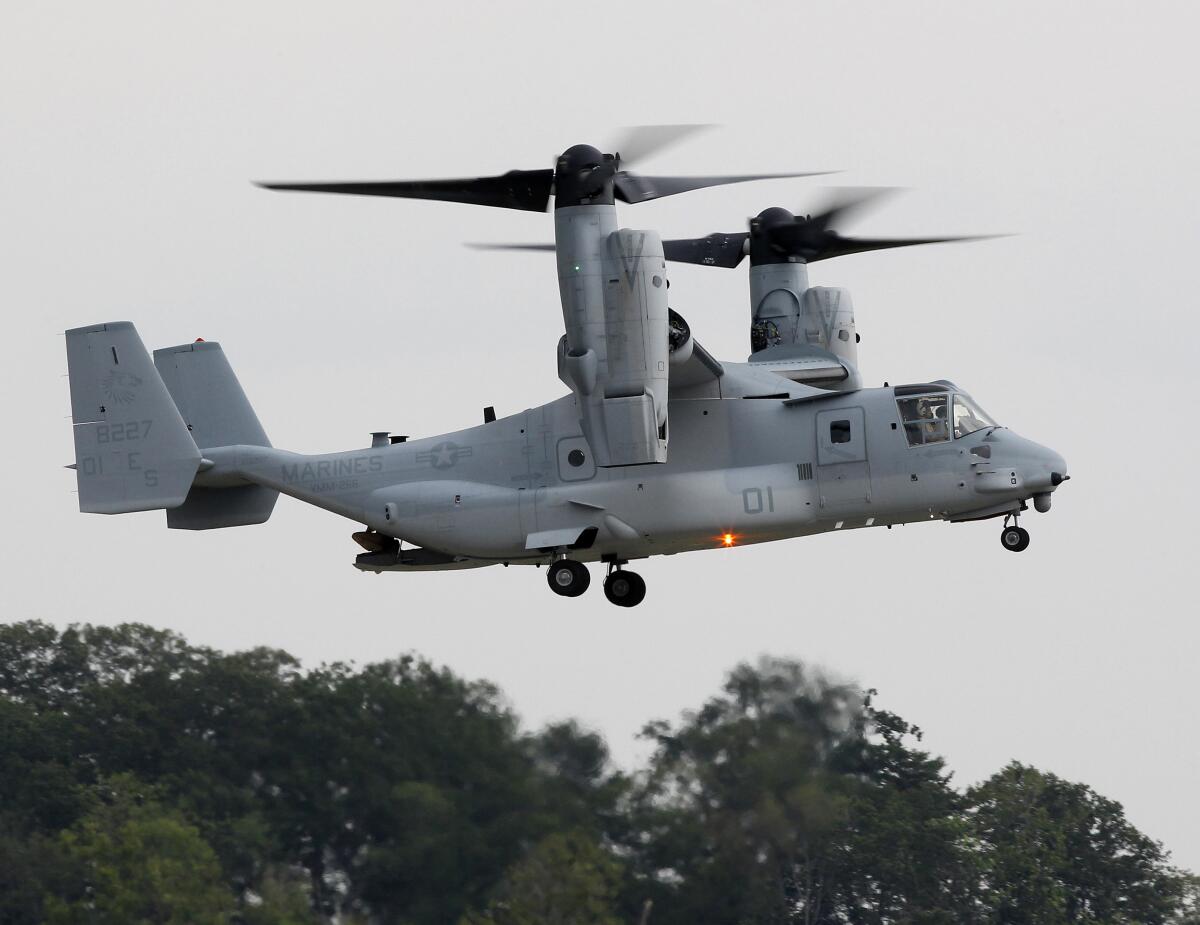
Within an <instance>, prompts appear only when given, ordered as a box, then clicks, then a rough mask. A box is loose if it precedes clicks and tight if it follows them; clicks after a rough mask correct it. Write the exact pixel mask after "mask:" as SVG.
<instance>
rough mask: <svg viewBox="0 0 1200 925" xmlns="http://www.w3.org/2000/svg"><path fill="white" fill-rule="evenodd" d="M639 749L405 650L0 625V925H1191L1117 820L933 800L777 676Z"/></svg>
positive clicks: (919, 772)
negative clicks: (344, 653)
mask: <svg viewBox="0 0 1200 925" xmlns="http://www.w3.org/2000/svg"><path fill="white" fill-rule="evenodd" d="M645 734H646V735H647V736H648V737H649V738H650V739H651V740H652V741H653V743H654V745H655V750H654V754H653V757H652V759H651V760H650V762H649V764H648V766H647V767H646V768H645V769H643V770H642V771H641V772H639V773H638V774H636V775H634V776H632V777H630V776H627V775H624V774H621V773H619V772H617V771H614V769H613V768H612V766H611V763H610V761H609V756H608V750H607V748H606V747H605V744H604V741H603V739H601V738H600V737H599V736H598V735H596V734H595V733H593V732H590V731H588V730H586V729H582V728H580V727H579V726H578V725H577V724H576V723H574V722H565V723H558V724H555V725H551V726H548V727H547V728H545V729H543V730H541V731H540V732H538V733H536V734H527V733H522V732H521V730H520V729H519V727H518V723H517V721H516V718H515V717H514V716H513V714H512V713H511V712H510V711H509V709H508V708H507V706H506V705H505V704H504V701H503V699H502V697H501V695H500V693H499V692H498V691H497V690H496V689H495V688H493V687H492V686H490V685H488V684H485V683H481V682H471V681H466V680H463V679H462V678H459V677H457V676H455V675H454V674H452V673H451V672H449V671H447V670H445V669H438V668H435V667H434V666H432V665H430V664H429V663H428V662H425V661H423V660H421V659H419V658H415V657H411V656H406V657H402V658H397V659H391V660H387V661H383V662H379V663H376V664H372V665H367V666H364V667H356V666H351V665H342V664H335V665H325V666H321V667H320V668H317V669H312V670H307V671H305V670H302V669H301V668H300V666H299V665H298V664H297V663H296V661H295V660H294V659H293V658H292V657H291V656H289V655H287V654H286V653H283V652H278V651H274V650H270V649H255V650H251V651H248V652H240V653H234V654H223V653H220V652H216V651H213V650H211V649H207V648H203V647H198V646H192V645H190V644H188V643H187V642H186V641H185V640H184V639H182V638H181V637H179V636H177V635H175V634H173V633H170V632H165V631H162V630H155V629H152V628H150V627H146V626H141V625H137V624H127V625H122V626H116V627H92V626H73V627H68V628H67V629H65V630H62V631H59V630H56V629H55V628H53V627H51V626H48V625H46V624H43V623H37V622H30V623H21V624H8V625H0V922H4V923H5V925H8V923H11V925H34V923H42V922H49V923H76V922H81V923H82V922H86V923H88V925H94V923H105V922H122V923H124V922H133V923H137V922H155V923H160V922H166V923H170V922H185V921H186V922H189V923H201V925H202V923H205V922H222V923H226V922H228V923H231V925H234V923H240V925H315V923H318V922H328V921H330V919H331V917H333V916H336V917H337V920H338V921H340V922H342V923H343V925H351V923H360V925H365V923H367V922H372V923H392V922H395V923H402V925H425V923H444V922H453V921H459V922H461V923H462V925H484V923H495V925H525V923H535V922H536V923H543V922H545V923H558V922H562V923H572V925H574V923H580V925H584V923H588V925H591V923H595V925H609V923H616V922H625V923H633V922H638V921H642V920H643V919H644V917H645V913H646V911H647V910H649V909H652V910H653V913H652V915H651V916H650V919H651V921H652V922H653V925H673V923H680V925H682V923H689V925H690V923H693V922H709V921H713V922H729V923H738V925H773V923H804V925H943V923H945V925H949V923H980V925H984V923H997V925H1000V923H1004V925H1059V923H1063V925H1067V923H1095V925H1100V923H1104V925H1126V923H1129V925H1133V923H1137V925H1158V923H1164V925H1166V923H1172V925H1200V916H1198V914H1197V906H1198V901H1200V886H1198V885H1197V882H1196V881H1195V880H1194V879H1189V878H1188V877H1186V876H1185V875H1183V874H1181V873H1180V872H1177V871H1174V870H1172V869H1171V868H1170V867H1169V865H1168V863H1167V859H1166V856H1165V854H1164V852H1163V850H1162V848H1161V846H1159V845H1158V844H1156V843H1155V842H1153V841H1151V840H1150V839H1148V838H1146V837H1145V836H1144V835H1142V834H1141V833H1140V832H1138V831H1137V830H1136V829H1135V828H1134V827H1133V826H1131V825H1130V824H1129V823H1128V822H1127V821H1126V820H1125V818H1124V814H1123V812H1122V810H1121V807H1120V806H1119V805H1118V804H1116V803H1113V802H1112V801H1110V800H1106V799H1104V798H1103V797H1101V796H1099V795H1097V794H1096V793H1094V792H1093V791H1091V790H1090V789H1089V788H1087V787H1086V786H1084V785H1081V784H1073V783H1069V782H1066V781H1062V780H1060V779H1059V778H1056V777H1055V776H1054V775H1051V774H1045V773H1042V772H1039V771H1037V770H1035V769H1033V768H1027V767H1022V766H1021V765H1011V766H1009V767H1007V768H1005V769H1003V770H1002V771H1001V772H999V773H998V774H997V775H995V776H994V777H993V778H992V779H990V780H988V781H986V782H985V783H983V784H981V785H979V786H977V787H975V788H972V789H971V790H969V791H968V792H967V793H966V794H963V793H960V792H959V791H957V790H956V789H955V788H954V787H952V786H951V781H950V775H949V774H948V773H947V772H946V770H945V766H944V764H943V762H942V760H941V759H940V758H937V757H936V756H932V755H930V754H929V753H928V752H926V751H923V750H922V749H921V747H920V739H921V732H920V730H919V729H917V728H916V727H915V726H912V725H910V724H908V723H906V722H905V721H904V720H902V719H901V718H900V717H898V716H896V715H894V714H892V713H889V712H887V711H884V710H881V709H878V708H877V707H876V706H875V705H874V703H873V702H872V695H871V694H870V693H868V694H866V695H864V694H862V693H861V692H859V691H858V690H857V689H855V688H854V687H851V686H849V685H845V684H840V683H836V682H833V681H831V680H829V679H827V678H825V677H823V676H821V675H819V674H816V673H813V672H811V671H809V670H807V669H805V668H804V667H803V666H801V665H799V664H797V663H795V662H789V661H781V660H764V661H762V662H760V663H759V664H758V665H757V666H746V665H743V666H740V667H738V668H737V669H735V670H734V671H733V672H732V673H731V674H730V676H729V678H728V680H727V682H726V684H725V686H724V689H723V690H722V692H721V693H720V694H719V695H718V696H716V697H714V698H712V699H711V700H710V701H708V702H707V703H705V704H704V705H703V706H702V707H701V708H700V709H698V710H697V711H695V712H694V713H689V714H686V715H685V716H684V718H683V719H682V721H681V722H679V723H677V724H671V723H666V722H656V723H652V724H650V725H649V726H647V727H646V732H645Z"/></svg>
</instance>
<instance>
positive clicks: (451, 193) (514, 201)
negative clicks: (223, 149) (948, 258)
mask: <svg viewBox="0 0 1200 925" xmlns="http://www.w3.org/2000/svg"><path fill="white" fill-rule="evenodd" d="M626 160H628V158H626ZM773 176H780V175H773ZM793 176H796V175H793ZM752 179H767V177H749V176H728V177H689V178H680V177H649V176H641V175H637V174H634V173H631V172H630V171H628V170H625V169H622V159H621V157H620V156H619V155H615V154H603V153H601V152H600V151H599V150H597V149H596V148H593V147H590V146H587V145H576V146H575V147H572V148H569V149H568V150H567V151H565V152H564V153H563V154H562V155H561V156H560V157H559V158H558V160H557V163H556V165H555V167H554V168H553V169H545V170H526V171H517V170H514V171H511V172H509V173H506V174H503V175H502V176H497V177H484V178H477V179H467V180H438V181H417V182H409V181H405V182H381V183H304V184H295V183H289V184H265V185H267V186H269V187H270V188H275V189H298V190H309V191H316V192H333V193H353V194H365V195H376V196H398V197H407V198H417V199H437V200H446V201H451V202H459V203H472V204H476V205H487V206H498V207H504V208H511V209H526V210H534V211H545V210H546V209H547V207H548V205H549V203H550V200H551V197H552V196H553V200H554V231H555V243H554V244H553V245H534V246H535V247H541V248H544V249H550V250H553V251H554V253H555V254H556V257H557V262H558V280H559V293H560V296H561V299H562V311H563V322H564V325H565V328H566V333H565V335H564V336H563V337H562V339H561V341H560V342H559V345H558V371H559V378H560V379H561V380H562V381H563V383H565V384H566V385H567V386H568V387H569V388H570V394H569V395H566V396H564V397H562V398H560V399H558V400H556V401H552V402H550V403H548V404H545V405H542V406H540V407H538V408H531V409H529V410H526V411H522V412H520V413H518V414H514V415H512V416H510V417H505V418H500V419H497V418H496V417H495V414H494V412H492V410H491V409H490V408H488V409H485V411H484V422H483V423H482V424H481V425H479V426H476V427H471V428H467V429H466V430H460V431H456V432H454V433H448V434H442V435H440V436H436V437H428V438H425V439H420V440H409V439H407V438H406V437H401V436H392V435H390V434H388V433H386V432H382V433H375V434H373V435H372V441H371V445H370V446H369V447H367V448H364V449H356V450H349V451H347V452H341V453H330V454H321V455H304V454H300V453H292V452H288V451H286V450H280V449H275V448H273V447H272V446H271V444H270V441H269V440H268V439H267V436H266V433H265V432H264V430H263V428H262V426H261V425H260V424H259V421H258V418H257V417H256V416H255V414H254V411H253V410H252V409H251V406H250V404H249V402H248V401H247V400H246V396H245V394H244V393H243V391H242V389H241V386H240V385H239V384H238V381H237V378H236V377H235V376H234V374H233V371H232V370H231V368H230V366H229V364H228V363H227V361H226V359H225V356H224V354H223V353H222V351H221V348H220V346H219V345H218V344H216V343H205V342H196V343H191V344H185V345H183V346H179V347H168V348H165V349H162V350H156V351H155V353H154V357H153V360H151V358H150V356H149V355H148V354H147V352H146V350H145V348H144V347H143V345H142V342H141V340H140V338H139V337H138V334H137V332H136V331H135V330H134V328H133V326H132V325H131V324H130V323H128V322H116V323H108V324H98V325H92V326H89V327H82V328H76V329H74V330H71V331H68V332H67V358H68V365H69V370H70V383H71V406H72V416H73V419H74V435H75V453H76V463H75V468H76V470H77V477H78V484H79V506H80V510H82V511H88V512H97V513H105V514H119V513H126V512H130V511H144V510H154V509H165V510H166V512H167V526H168V527H173V528H177V529H188V530H209V529H214V528H218V527H234V526H241V525H246V524H258V523H262V522H264V521H266V520H267V518H268V517H269V516H270V514H271V510H272V508H273V507H274V504H275V500H276V498H277V497H278V495H279V493H280V492H282V493H284V494H287V495H291V496H292V497H295V498H298V499H300V500H301V501H306V502H308V503H309V504H314V505H316V506H318V507H321V508H324V509H325V510H328V511H332V512H333V513H335V514H341V515H342V516H344V517H347V518H349V519H350V520H352V521H356V522H358V523H360V524H363V525H365V529H364V530H361V531H359V532H357V533H355V534H354V539H355V540H357V541H358V543H359V544H360V545H361V546H362V547H363V548H364V549H365V550H366V552H364V553H362V554H361V555H359V556H358V557H357V559H356V561H355V565H356V567H358V568H359V569H362V570H364V571H369V572H376V573H379V572H387V571H395V572H404V571H419V570H441V569H462V568H475V567H479V566H485V565H496V564H504V565H508V564H526V565H547V566H548V569H547V573H548V574H547V578H548V580H549V585H550V588H551V590H553V591H554V592H555V593H556V594H559V595H562V596H565V597H575V596H578V595H580V594H582V593H583V592H584V591H586V590H587V587H588V584H589V583H590V577H589V572H588V569H587V566H586V565H585V563H588V562H602V563H604V564H605V565H606V566H607V577H606V579H605V581H604V593H605V595H606V596H607V598H608V599H609V600H610V601H611V602H613V603H614V604H618V605H621V606H625V607H632V606H634V605H636V604H638V603H639V602H641V600H642V599H643V598H644V596H645V593H646V585H645V582H644V581H643V580H642V578H641V577H640V576H638V575H637V574H636V573H634V572H632V571H630V570H629V569H627V568H625V566H626V564H627V563H629V562H630V561H631V560H634V559H642V558H647V557H649V556H653V555H671V554H674V553H680V552H690V551H694V550H701V549H713V548H722V547H728V546H733V545H745V544H749V543H763V542H768V541H771V540H782V539H787V538H789V537H798V536H808V535H811V534H816V533H824V532H827V531H831V530H849V529H855V528H861V527H882V526H891V525H893V524H900V523H912V522H915V521H925V520H931V519H932V520H946V521H950V522H953V523H958V522H962V521H973V520H983V519H985V518H992V517H1003V518H1004V529H1003V532H1002V534H1001V539H1002V541H1003V545H1004V547H1005V548H1006V549H1010V550H1013V551H1017V552H1019V551H1021V550H1023V549H1025V548H1026V546H1027V545H1028V543H1029V535H1028V533H1027V532H1026V531H1025V530H1024V529H1023V528H1021V527H1020V526H1018V525H1017V516H1018V514H1019V513H1020V512H1021V511H1024V510H1026V507H1027V502H1028V501H1030V500H1032V501H1033V503H1034V506H1035V507H1036V509H1037V510H1038V511H1043V512H1044V511H1047V510H1049V508H1050V497H1051V494H1052V492H1054V490H1055V489H1056V488H1057V487H1058V486H1059V485H1060V484H1061V483H1062V482H1063V481H1065V480H1066V479H1067V478H1068V476H1067V468H1066V464H1065V463H1064V462H1063V459H1062V457H1061V456H1059V455H1058V454H1057V453H1054V452H1052V451H1051V450H1049V449H1047V448H1045V447H1043V446H1039V445H1038V444H1036V443H1033V442H1031V441H1030V440H1027V439H1024V438H1022V437H1019V436H1018V435H1017V434H1015V433H1013V432H1012V431H1011V430H1008V429H1006V428H1003V427H1000V426H998V425H997V424H996V423H995V422H994V421H993V420H991V419H990V418H989V417H988V416H987V415H986V414H985V413H984V412H983V410H982V409H981V408H980V407H979V405H977V404H976V403H975V401H974V400H973V399H972V398H971V397H970V396H969V395H968V394H967V393H966V392H964V391H963V390H962V389H960V388H958V387H957V386H956V385H954V384H953V383H951V382H948V381H945V380H938V381H933V382H924V383H914V384H908V385H896V386H885V387H884V388H864V387H863V386H862V381H861V378H860V375H859V372H858V364H857V343H858V339H859V338H858V335H857V333H856V330H855V323H854V315H853V310H852V307H851V303H850V297H849V295H848V293H846V291H845V290H842V289H832V288H823V287H812V286H809V283H808V276H807V265H808V264H809V263H812V262H814V261H817V260H823V259H827V258H830V257H836V256H840V255H843V254H851V253H857V252H861V251H867V250H874V249H878V248H885V247H896V246H902V245H906V244H920V243H932V242H934V241H941V240H951V239H947V238H938V239H920V240H912V239H910V240H895V239H886V240H879V239H861V238H849V237H844V236H842V235H839V234H838V233H837V232H836V231H834V230H833V229H832V225H833V223H834V221H835V220H836V219H837V218H838V217H839V216H841V215H842V214H843V213H844V212H845V210H846V208H847V205H846V204H844V205H843V206H840V207H836V208H833V209H831V210H829V211H827V212H825V213H823V214H820V215H815V216H806V217H796V216H793V215H792V214H791V213H789V212H787V211H785V210H783V209H777V208H776V209H767V210H766V211H764V212H762V213H760V214H759V215H758V217H757V218H755V219H752V220H751V222H750V226H749V229H748V230H747V231H741V232H737V233H732V234H714V235H709V236H708V237H705V238H699V239H694V240H674V241H662V240H661V239H660V238H659V236H658V235H657V234H655V233H654V232H652V231H634V230H629V229H624V228H619V227H618V224H617V212H616V207H615V203H616V201H618V200H619V201H621V202H624V203H637V202H643V201H646V200H650V199H655V198H659V197H662V196H669V195H673V194H675V193H680V192H685V191H688V190H694V189H700V188H703V187H708V186H715V185H719V184H724V183H736V182H741V181H745V180H752ZM744 256H749V258H750V340H751V347H752V351H753V352H752V353H751V355H750V357H749V360H748V361H747V362H745V363H738V362H728V361H719V360H717V359H715V358H714V357H713V356H712V355H711V354H709V353H708V351H706V350H705V349H704V348H703V347H702V346H701V345H700V344H699V343H697V341H696V340H695V338H694V337H693V336H692V332H691V330H690V329H689V327H688V324H687V322H686V321H685V320H684V319H683V318H682V316H680V315H679V314H677V313H676V312H675V311H673V310H672V309H671V308H669V307H668V292H667V271H666V261H667V260H680V261H687V262H691V263H698V264H705V265H710V266H719V267H734V266H736V265H738V264H739V263H740V262H741V261H742V259H743V257H744Z"/></svg>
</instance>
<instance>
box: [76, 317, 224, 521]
mask: <svg viewBox="0 0 1200 925" xmlns="http://www.w3.org/2000/svg"><path fill="white" fill-rule="evenodd" d="M67 370H68V372H69V374H70V381H71V416H72V418H73V419H74V425H75V426H74V431H75V470H76V477H77V479H78V482H79V509H80V510H81V511H84V512H87V513H95V514H127V513H130V512H132V511H153V510H157V509H160V508H173V507H178V506H179V505H181V504H183V501H184V499H185V498H186V497H187V494H188V489H189V488H190V487H191V484H192V479H193V478H194V477H195V475H196V470H197V468H198V467H199V465H200V451H199V450H198V449H197V448H196V443H195V441H193V440H192V437H191V435H190V434H189V433H188V429H187V425H185V424H184V422H183V418H182V417H180V415H179V410H178V409H177V408H176V407H175V403H174V402H173V401H172V400H171V396H170V394H168V392H167V387H166V386H165V385H164V384H163V381H162V379H161V378H160V377H159V375H158V372H157V371H156V370H155V368H154V364H153V363H152V362H151V361H150V354H148V353H147V352H146V348H145V346H143V344H142V339H141V338H140V337H138V333H137V331H136V330H135V329H134V327H133V325H132V324H130V323H129V322H128V321H116V322H110V323H108V324H97V325H91V326H89V327H85V328H74V329H73V330H70V331H67Z"/></svg>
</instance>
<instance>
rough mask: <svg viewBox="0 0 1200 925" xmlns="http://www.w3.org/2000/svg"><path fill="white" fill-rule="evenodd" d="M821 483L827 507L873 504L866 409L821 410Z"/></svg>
mask: <svg viewBox="0 0 1200 925" xmlns="http://www.w3.org/2000/svg"><path fill="white" fill-rule="evenodd" d="M817 484H818V486H819V487H820V491H821V507H822V508H823V509H825V510H830V509H833V510H836V509H838V508H846V507H852V506H859V507H861V506H862V505H864V504H869V503H870V501H871V469H870V462H869V461H868V459H867V429H866V414H865V412H864V411H863V409H862V408H837V409H834V410H831V411H818V412H817Z"/></svg>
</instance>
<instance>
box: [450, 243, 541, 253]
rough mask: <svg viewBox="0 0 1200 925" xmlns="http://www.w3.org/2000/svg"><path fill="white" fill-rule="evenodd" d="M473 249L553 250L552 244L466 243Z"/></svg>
mask: <svg viewBox="0 0 1200 925" xmlns="http://www.w3.org/2000/svg"><path fill="white" fill-rule="evenodd" d="M467 247H469V248H471V250H474V251H549V252H550V253H553V252H554V245H553V244H467Z"/></svg>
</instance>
